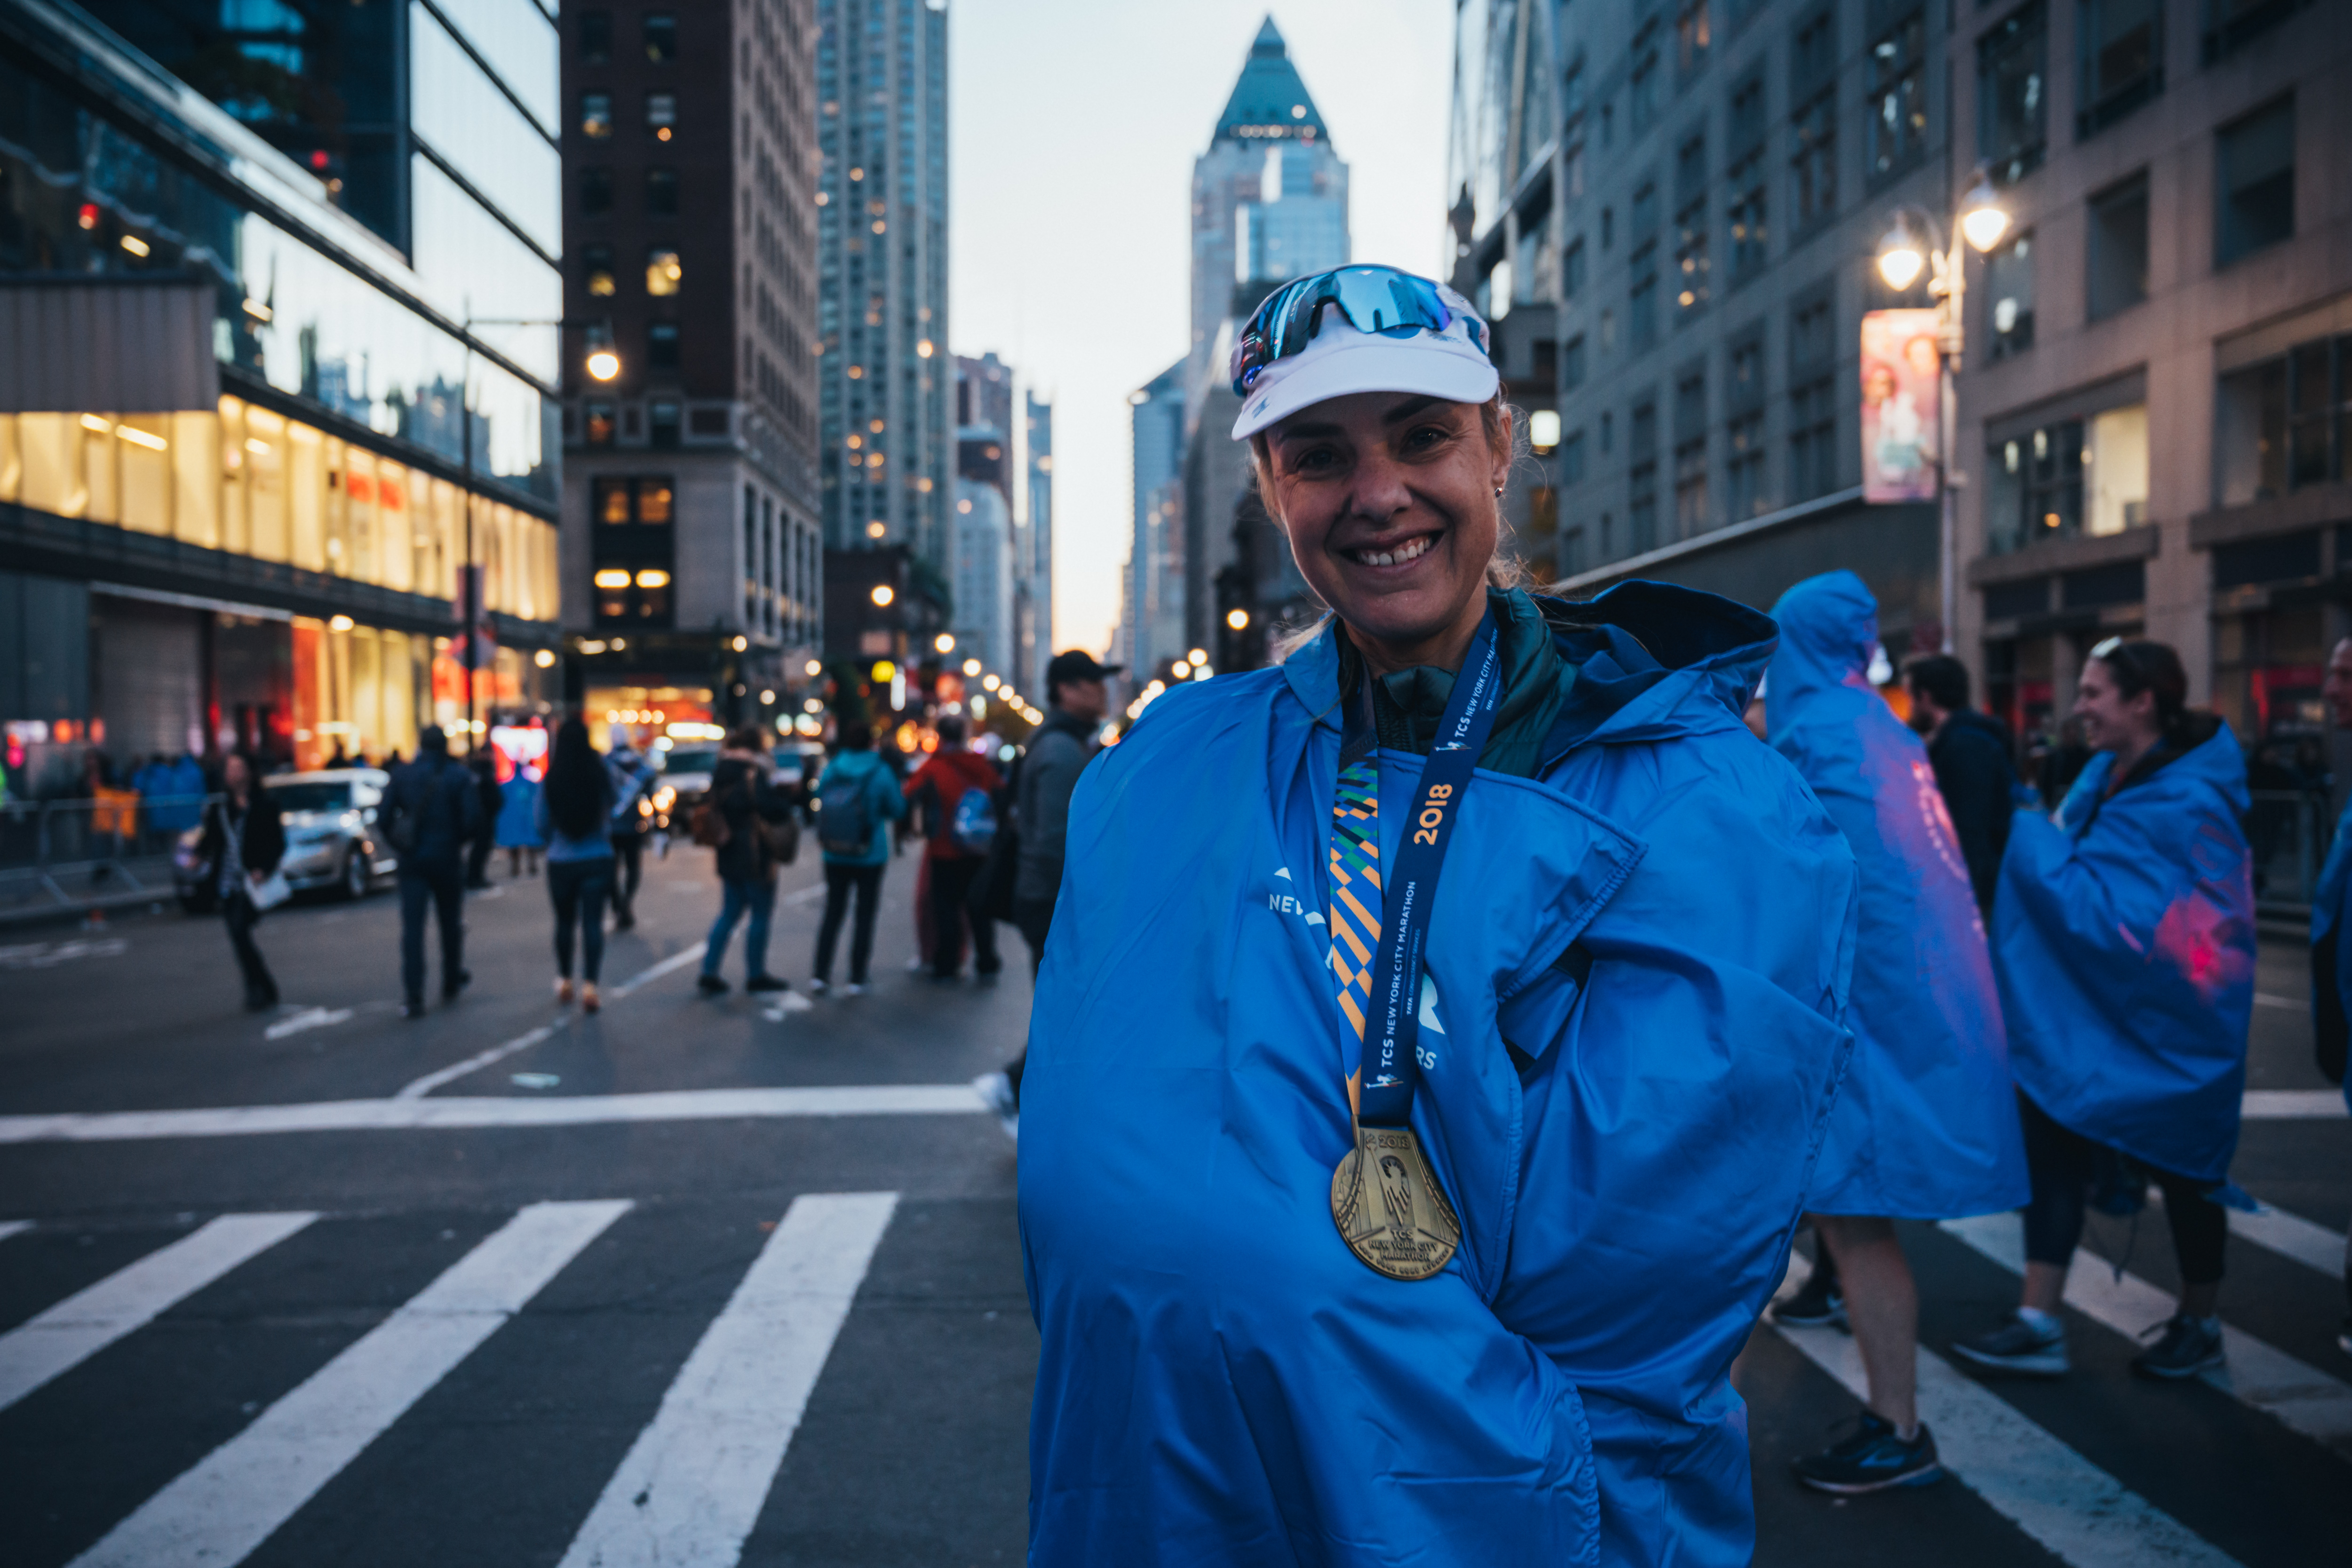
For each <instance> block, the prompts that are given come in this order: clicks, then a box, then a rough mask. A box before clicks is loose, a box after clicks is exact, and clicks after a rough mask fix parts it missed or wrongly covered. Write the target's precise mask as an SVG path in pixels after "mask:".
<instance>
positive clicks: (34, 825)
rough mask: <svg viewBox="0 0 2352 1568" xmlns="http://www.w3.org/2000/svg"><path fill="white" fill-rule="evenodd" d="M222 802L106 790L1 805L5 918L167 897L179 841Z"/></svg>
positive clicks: (0, 906)
mask: <svg viewBox="0 0 2352 1568" xmlns="http://www.w3.org/2000/svg"><path fill="white" fill-rule="evenodd" d="M216 798H218V797H216V796H214V795H161V796H155V797H152V798H146V797H142V796H140V795H136V794H134V793H132V792H131V791H129V790H107V791H104V792H102V793H101V794H100V795H99V797H98V798H96V799H94V800H27V801H10V802H8V803H6V804H5V805H0V912H12V911H16V910H24V909H26V908H28V907H32V906H36V905H38V906H41V907H44V908H58V909H75V908H79V907H80V906H82V905H84V904H88V903H90V902H92V901H93V900H114V899H117V898H121V897H123V896H125V895H129V896H131V897H138V896H142V895H143V896H146V897H149V898H161V897H163V896H165V895H166V894H169V893H170V892H171V891H172V890H173V880H172V868H173V851H174V849H175V847H177V844H178V841H179V838H180V835H181V834H182V833H184V831H186V829H187V828H189V827H193V826H195V825H197V824H198V823H200V822H202V821H203V820H204V811H205V805H207V804H208V803H209V802H211V801H212V800H214V799H216Z"/></svg>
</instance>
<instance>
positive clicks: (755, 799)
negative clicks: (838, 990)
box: [691, 724, 798, 996]
mask: <svg viewBox="0 0 2352 1568" xmlns="http://www.w3.org/2000/svg"><path fill="white" fill-rule="evenodd" d="M768 769H769V761H768V740H767V737H766V736H765V735H764V734H762V733H761V731H760V727H759V726H758V725H757V724H745V725H743V726H741V727H740V728H739V729H735V730H731V731H729V732H728V735H727V739H726V741H725V742H722V743H721V745H720V746H719V765H718V766H717V767H715V768H713V769H711V770H710V787H709V789H708V790H707V791H705V792H704V793H703V796H702V804H701V805H698V806H696V807H695V808H694V816H693V817H692V819H691V820H692V822H693V828H694V841H695V842H696V843H697V844H699V845H701V846H703V847H705V848H707V849H709V850H711V851H712V852H713V858H714V859H716V860H717V862H718V866H719V886H720V887H721V888H723V889H725V894H724V898H723V901H722V902H721V903H720V904H719V918H718V919H717V920H715V921H712V922H711V923H710V936H709V940H708V941H707V942H704V943H703V947H702V975H701V978H699V979H698V980H697V981H696V982H695V984H697V985H698V986H699V987H701V989H702V990H703V991H704V992H705V993H707V994H709V995H712V996H717V995H719V994H722V993H724V992H725V991H726V989H727V982H726V981H724V980H722V979H720V978H719V963H720V962H721V961H722V960H723V959H725V958H726V956H727V939H728V938H729V937H730V936H732V935H733V934H734V933H735V924H736V922H737V921H740V920H741V919H742V918H743V917H744V916H745V915H746V914H749V915H750V916H751V925H750V926H749V927H748V928H746V930H745V931H744V933H743V989H744V990H746V991H790V990H791V989H792V988H793V987H792V983H791V982H790V981H788V980H785V979H784V978H783V977H782V976H781V975H775V974H771V973H768V926H769V923H770V922H771V921H773V920H774V919H775V914H776V868H777V867H778V866H779V865H781V864H782V863H783V862H785V861H788V860H790V859H791V858H793V850H794V849H795V848H797V847H798V843H797V837H796V835H795V834H794V832H793V820H792V816H793V803H792V800H791V798H790V797H789V796H788V795H784V794H783V792H782V791H781V790H778V789H777V788H776V787H775V786H774V785H772V784H770V783H769V782H768Z"/></svg>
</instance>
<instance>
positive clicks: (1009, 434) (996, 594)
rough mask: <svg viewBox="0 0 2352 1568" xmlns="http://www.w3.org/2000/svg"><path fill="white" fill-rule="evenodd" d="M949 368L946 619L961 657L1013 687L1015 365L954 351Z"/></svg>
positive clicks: (1017, 567)
mask: <svg viewBox="0 0 2352 1568" xmlns="http://www.w3.org/2000/svg"><path fill="white" fill-rule="evenodd" d="M955 375H956V392H955V406H956V490H955V527H954V532H953V534H952V535H951V537H950V542H949V563H950V564H949V571H948V577H949V582H950V584H951V586H952V587H953V589H954V596H955V616H954V620H953V623H952V626H953V629H954V631H955V634H956V637H957V638H958V640H959V642H961V644H963V645H964V646H963V647H962V649H961V651H962V652H963V653H964V655H965V657H967V658H978V659H979V660H980V661H981V662H982V663H983V664H985V665H986V666H987V667H988V668H989V670H990V672H991V673H992V674H996V675H1000V676H1003V677H1004V678H1006V679H1009V680H1012V681H1013V685H1014V687H1015V688H1016V689H1018V688H1019V687H1020V684H1021V682H1020V676H1019V669H1018V660H1019V653H1018V649H1019V647H1020V631H1019V627H1020V619H1019V607H1018V606H1019V580H1020V578H1021V575H1022V566H1021V554H1022V540H1021V537H1020V530H1019V528H1018V527H1017V526H1016V524H1015V522H1014V510H1013V500H1014V491H1013V468H1014V447H1015V442H1014V441H1013V367H1012V366H1011V365H1008V364H1006V363H1004V362H1003V360H1000V359H998V358H997V357H996V356H995V355H994V354H992V353H989V354H982V355H981V356H980V357H979V358H978V359H972V358H970V357H967V356H965V355H961V354H959V355H957V356H956V359H955Z"/></svg>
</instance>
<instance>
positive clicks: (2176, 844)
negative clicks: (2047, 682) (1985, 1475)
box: [1952, 637, 2254, 1378]
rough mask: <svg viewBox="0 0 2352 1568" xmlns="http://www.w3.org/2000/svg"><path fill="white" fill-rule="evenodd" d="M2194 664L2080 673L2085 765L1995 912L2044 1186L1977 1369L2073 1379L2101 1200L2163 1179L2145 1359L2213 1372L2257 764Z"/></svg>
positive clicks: (2018, 833) (2112, 653)
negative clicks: (2091, 1207)
mask: <svg viewBox="0 0 2352 1568" xmlns="http://www.w3.org/2000/svg"><path fill="white" fill-rule="evenodd" d="M2188 694H2189V678H2188V675H2187V673H2186V672H2185V671H2184V670H2183V669H2182V668H2181V667H2180V658H2179V655H2178V654H2176V653H2175V652H2173V650H2172V649H2171V648H2169V647H2166V646H2165V645H2164V644H2162V643H2158V642H2142V641H2126V640H2124V639H2123V638H2121V637H2109V638H2108V639H2107V640H2106V641H2105V642H2103V643H2101V644H2099V645H2098V646H2097V647H2095V648H2093V649H2092V650H2091V655H2090V658H2087V659H2085V660H2084V663H2083V675H2082V680H2081V683H2080V685H2079V687H2078V688H2077V689H2076V695H2075V701H2074V717H2075V718H2076V719H2077V720H2079V721H2081V724H2082V731H2083V736H2084V742H2085V743H2086V744H2088V745H2089V746H2091V747H2093V748H2094V755H2093V757H2092V760H2091V761H2090V763H2088V764H2087V765H2086V766H2085V767H2084V769H2083V772H2082V773H2081V775H2080V776H2079V777H2078V778H2076V780H2075V781H2074V787H2073V788H2072V789H2071V790H2069V791H2068V792H2067V795H2066V798H2065V800H2064V801H2063V803H2062V804H2061V805H2060V806H2059V808H2058V812H2057V816H2056V818H2055V820H2054V821H2053V820H2047V819H2044V818H2043V817H2042V816H2039V815H2038V814H2036V813H2033V812H2031V811H2027V812H2020V813H2019V814H2018V816H2017V820H2016V823H2015V824H2014V826H2012V827H2011V834H2010V841H2009V853H2008V854H2007V856H2006V857H2004V858H2003V859H2002V861H2001V868H2000V896H1999V898H1998V900H1996V901H1995V903H1994V906H1993V973H1994V974H1995V975H1996V977H1997V978H1998V979H1999V981H2000V1001H2001V1010H2002V1012H2003V1014H2004V1015H2005V1016H2006V1018H2007V1021H2008V1024H2009V1044H2010V1062H2011V1068H2012V1069H2013V1070H2014V1072H2015V1074H2016V1078H2017V1085H2018V1093H2019V1100H2018V1109H2019V1112H2020V1114H2021V1116H2022V1118H2023V1120H2024V1123H2025V1160H2026V1168H2027V1170H2028V1172H2029V1173H2030V1174H2031V1176H2032V1185H2033V1195H2032V1199H2031V1201H2030V1202H2028V1204H2027V1205H2026V1208H2025V1287H2024V1291H2023V1294H2022V1297H2021V1302H2020V1305H2019V1307H2018V1309H2017V1310H2016V1311H2015V1312H2013V1313H2011V1315H2010V1317H2009V1318H2008V1319H2007V1321H2004V1322H2002V1323H2001V1324H2000V1326H1999V1327H1997V1328H1995V1329H1993V1330H1992V1331H1990V1332H1987V1333H1984V1334H1981V1335H1979V1336H1977V1337H1976V1338H1973V1339H1967V1340H1962V1341H1959V1342H1956V1343H1955V1344H1954V1345H1953V1346H1952V1349H1953V1350H1954V1351H1955V1352H1958V1354H1959V1355H1961V1356H1962V1357H1964V1358H1966V1359H1967V1360H1969V1361H1970V1362H1973V1363H1976V1364H1978V1365H1979V1366H1984V1367H1991V1368H1995V1369H1998V1370H2002V1371H2009V1372H2021V1373H2033V1374H2036V1375H2041V1376H2057V1375H2059V1374H2061V1373H2064V1372H2065V1371H2066V1370H2067V1366H2068V1364H2069V1363H2068V1359H2067V1354H2066V1338H2065V1331H2064V1328H2063V1325H2062V1324H2061V1322H2060V1321H2059V1319H2058V1316H2057V1312H2058V1304H2059V1301H2060V1300H2061V1299H2062V1298H2063V1293H2064V1290H2065V1286H2066V1269H2067V1266H2068V1265H2069V1264H2070V1263H2071V1262H2072V1261H2073V1259H2074V1249H2075V1246H2076V1244H2077V1243H2078V1242H2079V1241H2080V1239H2081V1237H2082V1234H2083V1224H2084V1210H2085V1207H2086V1205H2088V1204H2089V1202H2090V1201H2091V1195H2092V1192H2093V1189H2094V1187H2097V1188H2098V1189H2099V1194H2100V1202H2101V1206H2102V1207H2106V1208H2109V1209H2111V1210H2113V1211H2116V1212H2136V1211H2137V1209H2138V1207H2139V1206H2140V1205H2141V1204H2142V1203H2143V1202H2145V1201H2146V1197H2147V1184H2148V1181H2149V1179H2150V1178H2151V1177H2153V1178H2154V1180H2155V1182H2156V1184H2157V1185H2158V1187H2160V1188H2161V1189H2162V1190H2163V1193H2164V1217H2165V1220H2166V1222H2167V1224H2168V1226H2169V1227H2170V1229H2171V1232H2172V1245H2173V1251H2174V1253H2175V1255H2176V1256H2177V1258H2178V1259H2179V1266H2180V1279H2181V1291H2180V1301H2179V1310H2177V1311H2175V1313H2174V1314H2173V1317H2172V1320H2171V1321H2170V1322H2168V1323H2167V1324H2166V1325H2165V1326H2164V1336H2163V1338H2162V1339H2161V1340H2160V1341H2158V1343H2157V1344H2155V1345H2154V1346H2153V1347H2151V1348H2150V1349H2148V1350H2147V1351H2144V1352H2141V1353H2140V1354H2139V1355H2137V1356H2136V1357H2134V1358H2133V1360H2132V1370H2133V1371H2134V1372H2136V1373H2140V1374H2141V1375H2143V1376H2147V1377H2158V1378H2185V1377H2193V1376H2195V1375H2196V1374H2197V1373H2200V1372H2202V1371H2203V1370H2205V1369H2206V1368H2208V1367H2211V1366H2218V1365H2220V1364H2221V1359H2222V1352H2221V1319H2220V1318H2219V1317H2218V1316H2217V1315H2216V1308H2217V1305H2218V1303H2219V1300H2220V1297H2221V1273H2222V1248H2223V1242H2224V1239H2225V1237H2227V1235H2228V1224H2227V1216H2226V1215H2224V1214H2223V1212H2222V1210H2221V1205H2220V1204H2219V1203H2218V1202H2216V1201H2215V1197H2216V1194H2218V1193H2219V1192H2220V1191H2221V1189H2222V1188H2223V1187H2224V1186H2225V1185H2226V1184H2227V1183H2228V1180H2229V1175H2230V1159H2231V1154H2232V1153H2233V1152H2235V1151H2236V1149H2237V1145H2238V1118H2239V1113H2240V1109H2241V1100H2242V1097H2243V1095H2244V1092H2245V1087H2246V1035H2247V1029H2248V1026H2249V1025H2250V1024H2251V1023H2252V1013H2253V1003H2254V908H2253V883H2252V873H2251V868H2250V866H2249V863H2248V862H2249V858H2250V855H2249V850H2248V848H2247V844H2246V837H2245V833H2244V831H2243V829H2242V827H2241V826H2240V824H2241V823H2242V822H2243V821H2244V819H2245V814H2246V808H2247V805H2248V800H2247V795H2246V763H2245V756H2244V753H2243V752H2241V751H2240V750H2239V748H2238V742H2237V739H2236V737H2234V736H2233V735H2231V733H2230V731H2229V727H2228V726H2227V725H2225V724H2223V723H2222V722H2221V720H2219V719H2217V718H2215V717H2214V716H2213V715H2212V714H2210V713H2205V712H2198V711H2193V710H2190V709H2189V707H2188V706H2187V700H2188Z"/></svg>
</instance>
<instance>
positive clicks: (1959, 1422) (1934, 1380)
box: [1766, 1257, 2235, 1568]
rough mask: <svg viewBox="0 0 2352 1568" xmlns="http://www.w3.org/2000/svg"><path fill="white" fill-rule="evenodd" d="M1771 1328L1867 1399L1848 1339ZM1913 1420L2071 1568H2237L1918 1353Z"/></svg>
mask: <svg viewBox="0 0 2352 1568" xmlns="http://www.w3.org/2000/svg"><path fill="white" fill-rule="evenodd" d="M1810 1275H1811V1268H1809V1267H1808V1265H1807V1264H1806V1262H1805V1260H1804V1258H1801V1257H1796V1258H1790V1260H1789V1278H1788V1281H1787V1283H1786V1284H1785V1285H1784V1286H1783V1287H1782V1294H1783V1295H1788V1294H1792V1293H1794V1292H1795V1291H1796V1290H1797V1289H1799V1288H1800V1287H1801V1286H1802V1285H1803V1284H1804V1282H1805V1279H1807V1277H1808V1276H1810ZM1766 1321H1767V1322H1769V1321H1770V1320H1769V1319H1767V1320H1766ZM1774 1328H1775V1330H1776V1331H1777V1332H1779V1333H1780V1336H1781V1337H1782V1338H1783V1339H1786V1340H1787V1341H1788V1342H1790V1344H1792V1345H1794V1346H1795V1347H1796V1348H1797V1349H1798V1351H1799V1352H1801V1353H1802V1354H1803V1355H1804V1357H1805V1358H1806V1359H1807V1360H1808V1361H1811V1363H1813V1364H1814V1365H1816V1366H1818V1367H1820V1368H1821V1369H1822V1371H1824V1372H1826V1373H1829V1374H1830V1375H1831V1376H1832V1377H1834V1378H1836V1379H1837V1380H1838V1381H1839V1382H1840V1383H1842V1384H1845V1386H1846V1387H1847V1388H1848V1389H1849V1390H1851V1391H1852V1392H1853V1394H1854V1395H1855V1396H1856V1397H1857V1398H1864V1397H1867V1396H1868V1392H1869V1384H1868V1382H1867V1380H1866V1379H1865V1378H1864V1375H1863V1370H1862V1352H1861V1351H1860V1350H1859V1349H1857V1348H1856V1347H1855V1345H1854V1342H1853V1339H1852V1338H1851V1337H1850V1336H1848V1335H1846V1334H1843V1333H1840V1332H1839V1331H1837V1330H1835V1329H1828V1328H1822V1329H1796V1328H1785V1327H1781V1326H1780V1325H1777V1324H1775V1325H1774ZM1919 1418H1920V1419H1921V1420H1922V1421H1924V1422H1926V1423H1927V1426H1929V1427H1930V1428H1931V1429H1933V1431H1934V1432H1935V1434H1936V1448H1937V1453H1938V1454H1939V1455H1940V1456H1941V1457H1942V1458H1943V1461H1944V1465H1945V1468H1948V1469H1949V1470H1950V1471H1951V1472H1952V1473H1953V1474H1954V1475H1956V1476H1958V1478H1959V1479H1960V1480H1961V1481H1962V1482H1963V1483H1964V1484H1965V1485H1967V1486H1968V1487H1969V1489H1971V1490H1973V1491H1974V1492H1976V1493H1977V1495H1978V1496H1979V1497H1981V1498H1983V1499H1984V1500H1985V1501H1986V1502H1988V1503H1990V1504H1991V1505H1992V1506H1993V1508H1994V1509H1996V1510H1999V1511H2000V1513H2001V1514H2003V1515H2005V1516H2006V1517H2007V1518H2009V1519H2010V1520H2011V1521H2013V1522H2014V1523H2015V1524H2016V1525H2017V1526H2018V1528H2019V1529H2021V1530H2022V1531H2025V1532H2026V1533H2027V1534H2028V1535H2031V1536H2032V1537H2033V1539H2034V1540H2036V1541H2038V1542H2041V1543H2042V1545H2043V1546H2044V1547H2046V1548H2048V1549H2049V1550H2050V1551H2051V1552H2053V1553H2055V1554H2056V1555H2057V1556H2059V1557H2060V1558H2063V1560H2064V1561H2066V1562H2067V1563H2072V1564H2074V1568H2146V1565H2147V1564H2149V1563H2167V1564H2178V1565H2179V1568H2235V1560H2234V1559H2233V1558H2231V1557H2230V1556H2229V1555H2228V1554H2227V1553H2225V1552H2221V1551H2220V1550H2218V1549H2217V1548H2215V1547H2214V1546H2213V1545H2212V1543H2211V1542H2208V1541H2206V1540H2205V1539H2204V1538H2203V1537H2202V1536H2200V1535H2199V1534H2197V1533H2196V1532H2195V1531H2191V1530H2189V1528H2187V1527H2186V1526H2185V1525H2183V1524H2181V1523H2180V1521H2178V1520H2176V1519H2174V1518H2173V1517H2172V1516H2171V1515H2170V1514H2168V1513H2166V1512H2165V1511H2164V1510H2161V1509H2159V1508H2158V1507H2156V1506H2155V1505H2154V1504H2152V1503H2150V1502H2149V1501H2148V1500H2147V1499H2145V1498H2143V1497H2141V1496H2140V1495H2139V1494H2138V1493H2137V1492H2135V1491H2132V1490H2131V1489H2128V1488H2126V1487H2125V1486H2124V1485H2123V1484H2122V1483H2121V1482H2119V1481H2117V1480H2116V1479H2115V1478H2114V1477H2112V1476H2110V1475H2108V1474H2107V1473H2106V1472H2105V1470H2102V1469H2100V1468H2098V1467H2097V1466H2095V1465H2094V1464H2092V1463H2091V1462H2090V1461H2089V1460H2088V1459H2085V1458H2083V1456H2082V1455H2080V1454H2078V1453H2076V1452H2075V1451H2074V1449H2073V1448H2071V1447H2067V1446H2066V1445H2065V1444H2063V1443H2062V1442H2060V1441H2059V1440H2058V1439H2057V1438H2055V1437H2053V1436H2051V1435H2050V1434H2049V1433H2047V1432H2045V1431H2043V1430H2042V1428H2041V1427H2039V1426H2035V1425H2034V1424H2033V1423H2032V1421H2029V1420H2027V1419H2026V1418H2025V1417H2024V1416H2023V1415H2020V1414H2019V1413H2018V1412H2017V1410H2016V1409H2015V1408H2013V1407H2012V1406H2011V1405H2009V1404H2007V1403H2006V1402H2005V1401H2003V1400H2002V1399H2000V1397H1999V1396H1998V1395H1996V1394H1991V1393H1990V1392H1988V1391H1987V1390H1985V1389H1983V1388H1981V1387H1979V1386H1978V1385H1977V1384H1975V1383H1973V1382H1971V1381H1970V1380H1969V1379H1968V1378H1966V1377H1964V1376H1962V1375H1961V1374H1960V1373H1958V1372H1955V1371H1954V1370H1953V1369H1952V1366H1951V1363H1948V1362H1947V1361H1945V1360H1944V1359H1943V1357H1941V1356H1939V1355H1937V1354H1935V1353H1934V1352H1931V1351H1928V1350H1927V1349H1924V1348H1923V1349H1921V1351H1920V1352H1919Z"/></svg>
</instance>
